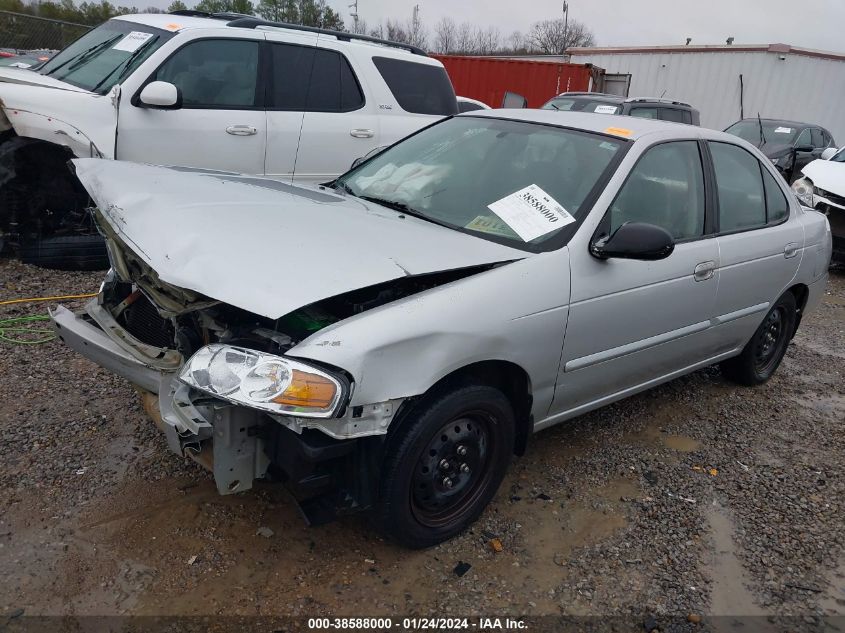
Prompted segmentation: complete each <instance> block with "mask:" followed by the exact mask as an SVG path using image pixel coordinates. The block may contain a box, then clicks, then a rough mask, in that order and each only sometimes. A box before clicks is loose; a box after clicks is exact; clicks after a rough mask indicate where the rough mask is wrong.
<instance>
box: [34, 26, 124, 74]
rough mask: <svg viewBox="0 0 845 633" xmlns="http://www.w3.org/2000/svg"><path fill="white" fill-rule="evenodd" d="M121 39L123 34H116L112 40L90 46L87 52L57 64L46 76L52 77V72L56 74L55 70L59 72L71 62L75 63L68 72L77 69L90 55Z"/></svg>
mask: <svg viewBox="0 0 845 633" xmlns="http://www.w3.org/2000/svg"><path fill="white" fill-rule="evenodd" d="M121 37H123V33H118V34H117V35H115V36H114V37H112V38H110V39H107V40H105V41H104V42H100V43H99V44H95V45H94V46H92V47H91V48H89V49H88V50H86V51H83V52H81V53H80V54H79V55H77V56H76V57H71V58H70V59H68V60H67V61H65V62H62V63H61V64H59V65H58V66H56V67H55V68H53V69H52V70H50V72H48V73H46V74H48V75H52V74H53V73H54V72H56V71H57V70H59V69H60V68H64V67H65V66H67V65H68V64H70V63H71V62H75V63H74V65H73V66H71V67H70V68H68V70H73V69H74V68H78V67H79V64H81V63H82V62H84V61H86V60H87V59H88V58H89V57H91V56H92V55H94V54H95V53H97V52H99V51H100V50H102V49H104V48H107V47H108V46H111V45H112V44H114V43H115V42H116V41H117V40H119V39H120V38H121Z"/></svg>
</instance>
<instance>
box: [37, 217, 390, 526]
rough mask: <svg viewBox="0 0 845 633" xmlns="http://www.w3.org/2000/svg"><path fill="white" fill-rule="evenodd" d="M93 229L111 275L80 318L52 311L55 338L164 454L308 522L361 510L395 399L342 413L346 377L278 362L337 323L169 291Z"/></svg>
mask: <svg viewBox="0 0 845 633" xmlns="http://www.w3.org/2000/svg"><path fill="white" fill-rule="evenodd" d="M104 232H105V233H106V237H107V241H108V245H109V250H110V256H111V260H112V265H113V268H112V270H110V271H109V272H108V274H107V276H106V279H105V281H104V282H103V283H102V285H101V288H100V291H99V294H98V296H97V298H96V299H92V300H91V301H90V302H89V303H88V304H87V305H86V306H85V308H84V310H83V311H81V312H78V313H73V312H71V311H69V310H67V309H66V308H63V307H58V308H56V309H55V310H53V311H51V317H52V319H53V323H54V327H55V330H56V333H57V335H58V336H59V337H60V338H61V340H63V341H64V342H65V343H66V344H67V345H68V346H70V347H71V348H73V349H74V350H75V351H77V352H79V353H80V354H81V355H83V356H85V357H87V358H89V359H90V360H92V361H93V362H95V363H97V364H98V365H100V366H102V367H104V368H105V369H107V370H109V371H111V372H113V373H115V374H118V375H120V376H123V377H125V378H126V379H127V380H129V381H130V382H131V383H133V384H134V385H135V386H136V387H137V388H138V390H139V391H140V393H141V399H142V402H143V405H144V408H145V409H146V411H147V413H148V414H149V415H150V417H151V418H152V419H153V421H154V422H155V423H156V425H157V426H158V427H159V428H160V429H161V430H162V431H163V432H164V434H165V435H166V437H167V442H168V446H169V448H170V449H171V450H172V451H173V452H174V453H176V454H178V455H181V456H185V457H189V458H192V459H193V460H195V461H197V462H198V463H200V464H202V465H203V466H205V467H206V468H208V469H209V470H210V471H211V472H212V473H213V475H214V480H215V483H216V485H217V489H218V491H219V492H220V493H221V494H231V493H235V492H241V491H243V490H247V489H249V488H251V487H252V485H253V482H254V481H255V480H267V481H282V482H285V483H286V485H287V486H288V487H289V488H290V490H291V492H292V493H293V494H294V496H295V497H296V498H297V500H298V501H299V503H300V506H301V508H302V509H303V512H304V514H305V517H306V519H307V520H308V521H309V523H312V524H314V523H320V522H324V521H326V520H330V519H331V518H332V517H333V516H334V515H335V514H337V513H338V512H350V511H356V510H361V509H365V508H367V507H369V506H370V505H371V504H372V502H373V499H374V495H375V494H376V492H377V476H378V464H379V463H380V461H381V450H382V444H383V439H384V436H385V433H386V432H387V427H388V425H389V424H390V422H391V420H392V419H393V417H394V415H395V414H396V411H397V409H398V407H399V405H400V404H401V402H402V401H401V400H395V401H388V402H383V403H378V404H374V405H371V406H355V407H349V406H347V403H348V401H349V396H350V393H351V391H352V389H353V387H354V385H353V383H352V380H351V377H350V376H348V375H347V374H346V373H345V372H343V371H342V370H340V369H338V368H333V367H323V366H319V365H317V364H314V363H312V362H311V361H305V360H301V359H295V358H289V357H286V356H285V354H286V353H287V351H288V350H290V349H291V348H292V347H294V346H295V345H296V343H297V342H298V341H299V340H302V339H303V338H305V337H307V336H308V335H309V334H310V333H313V332H314V331H317V330H319V329H320V328H321V327H324V326H325V325H326V324H328V323H330V322H332V321H333V320H337V318H338V317H337V316H332V314H330V313H329V312H328V311H326V310H324V309H323V310H321V309H319V308H316V307H312V308H310V309H307V310H298V311H296V312H295V313H293V314H290V315H286V316H285V317H283V318H281V319H275V320H272V319H268V318H265V317H260V316H257V315H254V314H251V313H248V312H245V311H243V310H240V309H238V308H235V307H233V306H229V305H226V304H222V303H220V302H217V301H214V300H213V299H209V298H208V297H204V296H202V295H199V294H197V293H194V292H192V291H189V290H185V289H180V288H176V287H174V286H171V285H169V284H166V283H163V282H162V281H161V280H159V279H158V277H157V275H156V273H155V272H154V271H153V270H152V269H151V268H150V267H149V266H147V265H146V264H145V263H144V262H143V261H142V260H141V259H140V258H138V257H136V256H135V255H134V254H133V252H132V251H131V250H130V249H129V248H127V247H126V245H125V244H124V243H122V242H121V240H120V239H119V238H118V236H117V235H115V234H114V233H112V232H111V231H109V230H108V228H107V227H106V230H105V231H104Z"/></svg>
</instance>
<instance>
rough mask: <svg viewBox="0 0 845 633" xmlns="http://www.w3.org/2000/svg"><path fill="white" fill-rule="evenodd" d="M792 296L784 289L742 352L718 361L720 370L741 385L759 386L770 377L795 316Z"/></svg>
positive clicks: (793, 297)
mask: <svg viewBox="0 0 845 633" xmlns="http://www.w3.org/2000/svg"><path fill="white" fill-rule="evenodd" d="M797 309H798V308H797V304H796V302H795V295H793V294H792V293H791V292H786V293H785V294H784V295H783V296H781V298H780V299H778V300H777V302H776V303H775V305H774V306H772V309H771V310H769V312H768V314H766V318H764V319H763V322H762V323H761V324H760V326H759V327H758V328H757V331H756V332H754V336H752V337H751V340H750V341H748V344H747V345H746V346H745V347H744V348H743V350H742V353H741V354H740V355H739V356H737V357H735V358H731V359H728V360H726V361H724V362H723V363H722V364H721V369H722V373H723V374H724V375H725V376H726V377H727V378H729V379H730V380H732V381H734V382H736V383H739V384H741V385H748V386H753V385H759V384H762V383H764V382H766V381H767V380H768V379H769V378H771V377H772V376H773V375H774V373H775V371H776V370H777V368H778V367H779V366H780V363H781V361H782V360H783V357H784V355H785V354H786V348H787V347H788V346H789V341H790V340H791V339H792V334H793V332H794V331H795V319H796V318H797Z"/></svg>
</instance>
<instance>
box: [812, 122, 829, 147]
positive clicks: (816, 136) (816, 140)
mask: <svg viewBox="0 0 845 633" xmlns="http://www.w3.org/2000/svg"><path fill="white" fill-rule="evenodd" d="M810 138H811V139H812V144H813V147H825V145H826V143H825V142H824V135H823V134H822V131H821V130H820V129H819V128H817V127H814V128H813V129H812V130H810Z"/></svg>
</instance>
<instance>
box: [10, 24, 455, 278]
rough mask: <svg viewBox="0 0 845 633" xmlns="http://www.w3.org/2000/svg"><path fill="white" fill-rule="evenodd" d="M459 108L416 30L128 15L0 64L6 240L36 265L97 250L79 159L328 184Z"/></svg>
mask: <svg viewBox="0 0 845 633" xmlns="http://www.w3.org/2000/svg"><path fill="white" fill-rule="evenodd" d="M457 111H458V106H457V101H456V98H455V93H454V90H453V88H452V84H451V82H450V81H449V77H448V75H447V74H446V71H445V69H444V68H443V65H442V64H441V63H440V62H438V61H437V60H434V59H432V58H430V57H428V56H426V54H425V53H424V52H423V51H421V50H419V49H416V48H414V47H412V46H408V45H405V44H397V43H393V42H388V41H384V40H378V39H374V38H369V37H366V36H359V35H353V34H349V33H340V32H334V31H326V30H322V29H316V28H310V27H303V26H297V25H288V24H282V23H274V22H267V21H264V20H261V19H257V18H252V17H246V16H241V15H237V14H200V13H197V12H194V11H187V12H177V13H171V14H143V15H126V16H121V17H118V18H114V19H112V20H109V21H108V22H106V23H104V24H102V25H100V26H99V27H97V28H95V29H93V30H92V31H90V32H88V33H87V34H86V35H85V36H83V37H82V38H80V39H79V40H77V41H76V42H74V43H73V44H71V45H70V46H68V47H67V48H66V49H65V50H63V51H62V52H60V53H59V54H57V55H56V56H55V57H53V58H52V59H51V60H49V61H48V62H47V63H45V64H43V65H42V66H40V67H37V68H31V69H20V68H2V69H0V239H2V236H3V234H5V235H6V239H7V241H8V242H12V243H17V245H18V246H20V248H21V256H22V257H23V258H24V260H25V261H26V260H27V258H29V259H30V260H31V261H33V263H40V264H42V265H47V266H50V265H52V266H55V267H75V268H94V267H97V266H99V265H100V264H102V260H103V253H104V251H103V246H102V241H101V240H99V238H98V237H93V236H92V233H93V229H92V227H91V226H90V225H89V224H87V223H88V222H89V220H88V216H87V213H85V211H84V210H85V208H86V207H87V206H88V198H87V194H86V193H85V191H84V189H82V188H81V187H80V186H79V183H78V181H77V180H76V178H75V176H74V175H73V174H72V173H71V172H70V170H69V169H68V168H67V161H68V159H70V158H72V157H79V158H82V157H106V158H114V159H119V160H128V161H136V162H144V163H154V164H163V165H176V166H185V167H193V168H202V169H212V170H222V171H230V172H237V173H243V174H257V175H265V176H269V177H271V178H274V179H278V180H282V181H287V182H299V183H317V182H322V181H326V180H330V179H332V178H334V177H336V176H337V175H339V174H341V173H343V172H345V171H346V170H347V169H348V168H349V167H350V165H351V163H352V162H353V161H354V160H355V159H356V158H358V157H360V156H363V155H365V154H367V153H368V152H370V151H371V150H373V149H374V148H376V147H382V146H385V145H390V144H392V143H393V142H395V141H397V140H399V139H400V138H403V137H404V136H407V135H408V134H410V133H412V132H414V131H416V130H418V129H420V128H422V127H424V126H426V125H428V124H430V123H433V122H434V121H436V120H438V119H440V118H442V117H444V116H448V115H452V114H455V113H457Z"/></svg>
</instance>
